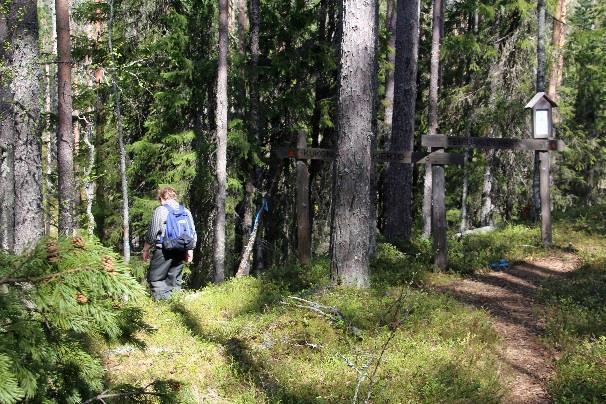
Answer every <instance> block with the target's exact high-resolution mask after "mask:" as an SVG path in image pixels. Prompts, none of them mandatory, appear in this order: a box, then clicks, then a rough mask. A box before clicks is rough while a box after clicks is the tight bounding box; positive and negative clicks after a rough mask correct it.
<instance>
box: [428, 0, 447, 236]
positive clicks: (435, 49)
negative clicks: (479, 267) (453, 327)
mask: <svg viewBox="0 0 606 404" xmlns="http://www.w3.org/2000/svg"><path fill="white" fill-rule="evenodd" d="M443 1H444V0H434V1H433V16H432V22H431V64H430V69H429V108H428V120H429V134H430V135H435V134H437V133H438V95H439V81H440V44H441V42H442V37H441V32H442V25H443V20H444V7H443V4H442V2H443ZM431 175H432V170H431V166H430V165H427V166H426V167H425V181H424V185H423V236H424V237H429V235H430V234H431V194H432V178H431Z"/></svg>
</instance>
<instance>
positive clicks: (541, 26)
mask: <svg viewBox="0 0 606 404" xmlns="http://www.w3.org/2000/svg"><path fill="white" fill-rule="evenodd" d="M536 91H537V92H541V91H545V0H538V1H537V80H536ZM532 202H533V208H534V209H533V216H534V219H535V220H538V218H539V217H540V214H541V188H540V160H539V152H534V170H533V175H532Z"/></svg>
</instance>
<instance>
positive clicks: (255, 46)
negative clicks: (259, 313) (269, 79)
mask: <svg viewBox="0 0 606 404" xmlns="http://www.w3.org/2000/svg"><path fill="white" fill-rule="evenodd" d="M249 14H250V67H251V77H250V121H251V129H252V132H253V136H254V138H255V141H256V143H257V144H260V143H261V133H260V125H261V121H260V108H259V105H260V91H259V56H260V55H261V49H260V47H259V34H260V27H261V15H260V9H259V0H250V9H249ZM261 177H262V173H261V170H260V169H259V168H255V180H254V182H255V185H256V187H257V188H259V187H261V186H262V184H261V182H262V178H261ZM257 234H258V236H257V237H256V238H257V241H256V242H255V247H254V248H255V254H254V257H253V263H254V264H255V269H257V270H259V271H261V270H263V268H265V260H264V256H263V242H262V240H263V238H262V235H263V231H262V228H259V229H258V230H257Z"/></svg>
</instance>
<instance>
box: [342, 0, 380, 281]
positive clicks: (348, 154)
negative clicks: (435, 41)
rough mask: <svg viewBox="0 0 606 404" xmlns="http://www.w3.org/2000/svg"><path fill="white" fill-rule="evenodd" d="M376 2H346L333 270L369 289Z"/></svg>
mask: <svg viewBox="0 0 606 404" xmlns="http://www.w3.org/2000/svg"><path fill="white" fill-rule="evenodd" d="M376 7H377V3H376V1H365V0H344V2H343V11H342V12H343V17H342V18H343V21H342V24H343V25H342V27H343V28H342V35H343V37H342V39H341V72H340V76H339V79H340V88H339V113H338V121H339V124H338V128H339V136H338V140H337V148H336V160H335V163H334V164H335V168H334V190H333V192H334V196H333V223H332V229H331V238H332V240H331V252H332V256H331V260H332V261H331V266H332V276H333V279H334V280H335V282H337V283H342V284H345V285H353V286H357V287H366V286H368V285H369V281H370V280H369V270H368V262H369V253H370V248H369V247H370V244H371V235H370V234H369V233H370V229H371V228H373V229H374V228H375V223H373V222H372V220H373V219H374V218H375V215H373V214H372V212H371V209H372V200H371V195H370V193H371V187H372V185H371V180H372V174H371V170H372V168H373V165H372V164H373V162H372V157H371V154H372V152H371V150H372V145H373V142H374V140H373V138H374V136H375V127H374V124H373V120H374V119H375V112H376V111H375V102H376V100H375V97H376V87H375V85H376V79H375V74H376V63H377V52H376V41H377V9H376Z"/></svg>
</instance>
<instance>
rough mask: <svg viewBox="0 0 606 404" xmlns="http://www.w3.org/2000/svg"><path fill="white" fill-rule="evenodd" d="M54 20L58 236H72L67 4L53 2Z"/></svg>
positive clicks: (73, 189) (71, 139)
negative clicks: (55, 45) (55, 20)
mask: <svg viewBox="0 0 606 404" xmlns="http://www.w3.org/2000/svg"><path fill="white" fill-rule="evenodd" d="M55 10H56V17H57V54H58V59H59V60H58V63H59V66H58V68H57V98H58V103H57V114H58V126H57V168H58V172H59V187H58V192H59V195H58V197H59V233H60V234H63V235H72V234H73V232H74V198H75V183H74V138H73V136H72V89H71V85H72V64H71V63H72V61H71V38H70V29H69V1H68V0H55Z"/></svg>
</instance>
